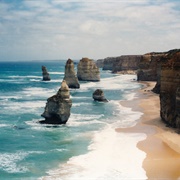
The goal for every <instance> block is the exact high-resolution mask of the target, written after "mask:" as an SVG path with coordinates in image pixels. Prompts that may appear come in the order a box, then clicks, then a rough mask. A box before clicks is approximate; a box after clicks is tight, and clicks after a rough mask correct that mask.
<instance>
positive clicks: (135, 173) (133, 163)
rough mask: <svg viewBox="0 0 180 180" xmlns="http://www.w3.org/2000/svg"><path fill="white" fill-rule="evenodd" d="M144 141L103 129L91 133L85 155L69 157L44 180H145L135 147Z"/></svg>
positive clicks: (140, 159)
mask: <svg viewBox="0 0 180 180" xmlns="http://www.w3.org/2000/svg"><path fill="white" fill-rule="evenodd" d="M145 138H146V135H145V134H141V133H136V134H128V133H126V134H124V133H117V132H116V131H115V130H114V128H112V127H111V126H106V128H104V129H103V130H102V131H98V132H95V133H94V137H93V140H92V144H91V145H90V146H89V147H88V149H89V152H88V153H87V154H84V155H80V156H75V157H72V158H70V159H69V161H68V162H67V163H65V164H63V165H61V168H60V169H56V170H50V171H49V172H48V174H49V176H47V179H56V178H57V179H63V180H74V179H79V180H84V179H89V180H91V179H93V180H98V179H103V180H109V179H112V180H116V179H146V178H147V177H146V173H145V171H144V170H143V168H142V162H143V160H144V158H145V156H146V155H145V153H144V152H142V151H140V150H139V149H138V148H137V147H136V144H137V142H139V141H141V140H143V139H145ZM42 179H43V178H42Z"/></svg>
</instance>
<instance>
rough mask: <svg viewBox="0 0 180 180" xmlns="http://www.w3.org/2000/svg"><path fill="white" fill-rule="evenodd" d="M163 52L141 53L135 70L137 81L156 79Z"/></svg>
mask: <svg viewBox="0 0 180 180" xmlns="http://www.w3.org/2000/svg"><path fill="white" fill-rule="evenodd" d="M164 56H165V54H164V53H148V54H145V55H143V58H142V59H141V61H140V64H139V70H138V72H137V80H138V81H157V79H158V75H159V72H160V64H161V59H162V58H163V57H164Z"/></svg>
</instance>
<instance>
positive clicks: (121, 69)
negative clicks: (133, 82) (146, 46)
mask: <svg viewBox="0 0 180 180" xmlns="http://www.w3.org/2000/svg"><path fill="white" fill-rule="evenodd" d="M142 57H143V56H142V55H125V56H118V57H107V58H105V59H104V61H103V70H111V71H112V73H117V72H118V73H127V74H129V73H130V74H132V73H136V71H137V70H138V69H139V63H140V61H141V59H142Z"/></svg>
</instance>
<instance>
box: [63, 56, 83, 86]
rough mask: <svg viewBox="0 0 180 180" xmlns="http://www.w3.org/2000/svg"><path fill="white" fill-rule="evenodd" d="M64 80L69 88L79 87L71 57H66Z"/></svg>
mask: <svg viewBox="0 0 180 180" xmlns="http://www.w3.org/2000/svg"><path fill="white" fill-rule="evenodd" d="M64 80H65V81H66V83H67V85H68V87H69V88H74V89H78V88H80V85H79V81H78V78H77V76H76V73H75V70H74V62H73V61H72V60H71V59H68V60H67V62H66V66H65V75H64Z"/></svg>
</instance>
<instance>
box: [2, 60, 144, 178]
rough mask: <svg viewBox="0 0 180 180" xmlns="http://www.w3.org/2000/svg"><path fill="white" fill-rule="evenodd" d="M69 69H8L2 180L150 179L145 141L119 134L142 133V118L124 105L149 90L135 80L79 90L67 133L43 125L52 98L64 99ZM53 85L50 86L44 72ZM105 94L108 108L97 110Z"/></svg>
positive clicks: (105, 77) (108, 77) (104, 80)
mask: <svg viewBox="0 0 180 180" xmlns="http://www.w3.org/2000/svg"><path fill="white" fill-rule="evenodd" d="M65 63H66V61H60V60H59V61H29V62H0V179H2V180H8V179H18V180H21V179H22V180H24V179H25V180H34V179H39V180H45V179H47V180H49V179H57V180H77V179H78V180H119V179H146V178H147V177H146V173H145V171H144V169H143V168H142V163H143V160H144V158H145V157H146V154H145V153H144V152H143V151H141V150H139V149H138V148H137V147H136V144H137V143H138V142H139V141H141V140H143V139H145V138H146V135H145V134H142V133H117V132H116V131H115V128H118V127H123V128H125V127H131V126H134V125H135V124H136V123H137V122H138V120H139V118H140V117H141V115H142V113H141V112H138V111H132V110H131V108H127V107H123V106H122V105H120V103H119V102H120V101H121V100H133V99H134V98H137V97H136V93H135V91H136V90H137V89H139V88H140V87H141V85H140V84H139V83H137V82H136V81H135V80H134V79H136V76H135V75H117V74H112V73H111V72H110V71H102V70H101V72H100V73H101V81H100V82H80V89H71V90H70V94H71V99H72V108H71V115H70V118H69V120H68V122H67V124H65V125H56V126H55V125H46V124H43V125H42V124H39V123H38V121H39V120H42V119H43V118H42V117H41V114H42V113H43V111H44V107H45V104H46V100H47V98H49V97H51V96H52V95H54V94H56V92H57V91H58V89H59V88H60V86H61V82H62V80H63V77H64V68H65ZM42 65H44V66H46V68H47V70H48V72H49V74H50V77H51V81H48V82H44V81H42V71H41V66H42ZM97 88H101V89H102V90H103V91H104V94H105V97H106V98H107V99H108V100H109V102H107V103H102V102H95V101H94V100H93V99H92V94H93V92H94V91H95V90H96V89H97Z"/></svg>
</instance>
